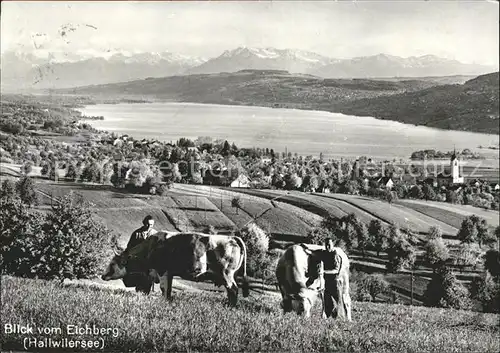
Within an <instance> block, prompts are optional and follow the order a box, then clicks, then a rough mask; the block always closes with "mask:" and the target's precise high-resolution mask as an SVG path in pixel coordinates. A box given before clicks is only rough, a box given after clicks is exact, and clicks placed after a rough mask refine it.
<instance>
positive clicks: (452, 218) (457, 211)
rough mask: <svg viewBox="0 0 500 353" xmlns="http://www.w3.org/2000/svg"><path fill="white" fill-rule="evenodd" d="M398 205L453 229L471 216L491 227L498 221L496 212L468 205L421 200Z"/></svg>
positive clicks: (402, 202)
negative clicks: (447, 224) (427, 215)
mask: <svg viewBox="0 0 500 353" xmlns="http://www.w3.org/2000/svg"><path fill="white" fill-rule="evenodd" d="M398 203H399V204H401V205H404V206H405V207H408V208H412V209H415V210H417V211H419V212H422V213H424V212H425V213H426V214H429V215H430V216H431V217H434V218H436V219H438V220H441V221H442V222H445V223H448V222H449V224H450V225H452V226H454V227H457V226H458V227H460V225H461V224H462V220H463V219H464V218H465V217H467V216H470V215H473V214H475V215H477V216H479V217H481V218H484V219H485V220H486V221H487V222H488V224H489V225H490V226H493V227H498V225H499V221H500V216H499V215H498V211H493V210H483V209H481V208H478V207H473V206H469V205H454V204H450V203H444V202H437V201H422V200H399V201H398ZM452 222H453V224H452Z"/></svg>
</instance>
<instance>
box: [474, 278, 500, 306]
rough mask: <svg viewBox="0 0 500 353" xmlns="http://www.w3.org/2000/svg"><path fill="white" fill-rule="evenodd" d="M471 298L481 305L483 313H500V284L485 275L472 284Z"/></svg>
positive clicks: (475, 279)
mask: <svg viewBox="0 0 500 353" xmlns="http://www.w3.org/2000/svg"><path fill="white" fill-rule="evenodd" d="M471 298H474V299H476V300H478V301H479V302H480V303H481V306H482V308H483V312H487V313H488V312H491V313H500V283H499V282H498V281H495V279H494V278H493V277H492V276H490V275H488V274H485V275H484V276H481V277H479V278H477V277H476V278H474V279H473V280H472V283H471Z"/></svg>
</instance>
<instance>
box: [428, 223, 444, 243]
mask: <svg viewBox="0 0 500 353" xmlns="http://www.w3.org/2000/svg"><path fill="white" fill-rule="evenodd" d="M442 237H443V232H442V231H441V228H439V227H438V226H432V227H430V228H429V233H428V234H427V239H428V240H432V239H440V238H442Z"/></svg>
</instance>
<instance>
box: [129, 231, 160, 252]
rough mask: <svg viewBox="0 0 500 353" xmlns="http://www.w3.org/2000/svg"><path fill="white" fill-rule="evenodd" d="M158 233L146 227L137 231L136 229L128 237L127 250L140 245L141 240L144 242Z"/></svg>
mask: <svg viewBox="0 0 500 353" xmlns="http://www.w3.org/2000/svg"><path fill="white" fill-rule="evenodd" d="M156 233H158V232H157V231H156V230H154V229H153V228H151V229H148V227H141V228H139V229H136V230H135V231H134V232H133V233H132V235H131V236H130V240H129V241H128V244H127V249H131V248H133V247H134V246H136V245H138V244H140V243H141V242H142V241H143V240H146V239H147V238H149V237H150V236H152V235H155V234H156Z"/></svg>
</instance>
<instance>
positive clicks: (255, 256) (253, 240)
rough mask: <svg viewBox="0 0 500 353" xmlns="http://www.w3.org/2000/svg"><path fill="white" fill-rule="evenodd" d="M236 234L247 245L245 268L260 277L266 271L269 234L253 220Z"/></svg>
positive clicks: (252, 274) (268, 260) (250, 273)
mask: <svg viewBox="0 0 500 353" xmlns="http://www.w3.org/2000/svg"><path fill="white" fill-rule="evenodd" d="M236 235H239V236H240V237H241V239H243V241H244V242H245V245H246V247H247V257H248V258H247V261H248V262H247V266H248V267H247V269H248V273H249V275H251V276H256V277H260V278H262V277H263V276H264V273H265V272H266V271H267V269H268V266H269V262H270V259H269V257H268V255H267V251H268V250H269V236H268V235H267V234H266V233H265V232H264V231H263V230H262V229H261V228H260V227H258V226H257V225H256V224H255V223H254V222H251V223H250V224H248V225H247V226H246V227H244V228H243V229H242V230H241V231H240V232H238V233H237V234H236Z"/></svg>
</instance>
